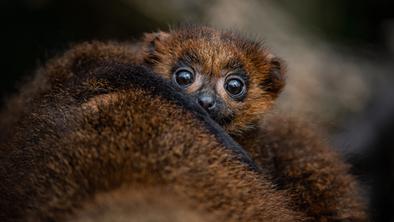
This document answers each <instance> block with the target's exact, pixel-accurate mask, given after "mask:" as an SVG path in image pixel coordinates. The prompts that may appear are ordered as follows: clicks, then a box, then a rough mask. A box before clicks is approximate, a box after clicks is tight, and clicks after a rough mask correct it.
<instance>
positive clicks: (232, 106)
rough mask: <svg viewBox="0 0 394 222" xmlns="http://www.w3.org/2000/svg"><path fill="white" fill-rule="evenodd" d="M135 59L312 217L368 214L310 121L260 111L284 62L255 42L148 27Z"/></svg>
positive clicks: (200, 30) (208, 31) (277, 88)
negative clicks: (200, 111)
mask: <svg viewBox="0 0 394 222" xmlns="http://www.w3.org/2000/svg"><path fill="white" fill-rule="evenodd" d="M135 50H136V52H135V54H136V55H137V58H136V62H137V63H140V64H144V65H146V66H149V67H151V68H152V70H153V71H154V72H155V73H157V74H160V75H161V76H163V77H164V78H166V79H169V80H171V81H172V83H173V84H174V86H175V87H176V88H177V89H178V90H180V91H184V92H186V93H188V94H189V95H191V96H192V97H193V98H194V99H195V100H196V102H198V103H199V104H200V105H201V106H202V107H204V109H205V110H206V111H207V112H208V113H209V114H210V116H211V117H212V118H213V119H214V120H216V121H217V122H218V123H219V124H220V125H221V126H222V127H223V128H224V129H225V130H226V131H227V132H228V133H229V134H230V135H232V136H233V138H235V139H236V141H237V142H238V143H240V144H241V145H242V146H243V147H244V148H245V149H246V150H248V151H249V152H250V153H251V154H252V157H253V159H254V160H255V161H256V162H258V163H259V165H260V166H261V168H263V169H264V170H267V171H269V172H270V174H271V176H272V179H273V181H275V183H276V185H277V186H278V187H279V188H282V189H286V190H289V191H290V192H292V197H293V201H294V203H295V204H296V206H297V208H298V209H299V210H301V211H303V212H307V214H308V216H309V217H310V218H311V219H312V220H314V221H315V220H319V221H334V220H351V221H356V220H357V221H358V220H366V215H365V204H364V202H363V201H362V198H361V197H360V196H361V195H360V193H359V190H358V185H357V183H356V180H355V179H354V177H353V176H351V175H350V173H349V166H348V165H347V164H345V162H344V161H343V160H342V159H341V157H340V156H339V155H338V154H337V153H335V151H333V150H332V149H331V148H330V147H329V146H328V145H327V144H326V143H325V142H324V141H323V139H322V137H320V136H318V135H317V133H315V132H314V130H313V128H312V127H310V126H309V127H308V124H305V123H303V122H298V121H295V120H292V119H288V118H286V117H284V116H281V115H264V114H267V111H268V110H269V108H270V107H271V106H272V104H273V102H274V100H275V98H277V96H278V95H279V93H280V92H281V90H282V88H283V86H284V85H285V68H284V65H283V62H282V61H281V59H279V58H278V57H276V56H274V55H273V54H271V53H270V52H269V51H268V50H267V49H265V48H264V46H263V45H262V44H260V43H259V42H255V41H251V40H248V39H245V38H243V37H241V36H240V35H239V34H237V33H234V32H227V31H219V30H215V29H213V28H209V27H184V28H180V29H175V30H171V31H169V32H157V33H150V34H146V35H145V37H144V38H143V40H142V41H141V43H139V44H138V45H137V46H136V49H135Z"/></svg>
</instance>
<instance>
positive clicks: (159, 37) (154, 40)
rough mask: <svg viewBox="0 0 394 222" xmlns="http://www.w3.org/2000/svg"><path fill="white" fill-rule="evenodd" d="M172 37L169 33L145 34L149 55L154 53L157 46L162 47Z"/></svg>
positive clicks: (145, 43)
mask: <svg viewBox="0 0 394 222" xmlns="http://www.w3.org/2000/svg"><path fill="white" fill-rule="evenodd" d="M169 36H170V34H169V33H167V32H162V31H159V32H153V33H145V35H144V40H143V42H144V45H145V48H146V50H147V52H148V53H153V52H154V51H155V50H156V48H157V46H158V45H160V44H161V43H162V42H163V41H165V40H166V39H167V38H168V37H169Z"/></svg>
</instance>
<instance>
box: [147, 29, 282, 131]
mask: <svg viewBox="0 0 394 222" xmlns="http://www.w3.org/2000/svg"><path fill="white" fill-rule="evenodd" d="M142 54H143V55H142V59H143V63H144V64H146V65H148V66H150V67H152V69H153V71H155V72H156V73H158V74H160V75H162V76H163V77H164V78H167V79H170V80H171V81H172V82H173V84H175V85H176V87H177V88H178V89H179V90H183V91H185V92H186V93H188V94H189V95H191V96H192V97H193V98H195V99H196V101H197V102H198V103H199V104H200V105H201V106H202V107H204V108H205V109H206V110H207V111H208V113H209V114H210V115H211V117H212V118H213V119H214V120H216V121H217V122H218V123H219V124H221V125H222V126H223V127H224V128H225V129H226V130H227V131H228V132H229V133H232V134H238V133H240V132H242V131H243V130H245V129H247V128H250V127H253V125H254V124H256V122H257V121H258V120H259V119H261V117H262V115H263V114H264V113H265V112H266V111H267V109H268V108H269V107H271V105H272V103H273V101H274V100H275V98H276V97H277V96H278V94H279V93H280V91H281V89H282V88H283V86H284V68H283V65H282V62H281V60H280V59H278V58H276V57H274V56H273V55H272V54H270V53H269V52H268V51H267V50H266V49H264V48H263V46H262V45H261V44H260V43H258V42H254V41H251V40H248V39H245V38H242V37H241V36H239V35H238V34H236V33H233V32H222V31H218V30H216V29H213V28H208V27H185V28H180V29H177V30H172V31H169V32H157V33H150V34H146V35H145V37H144V41H143V53H142Z"/></svg>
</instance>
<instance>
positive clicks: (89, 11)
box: [0, 0, 394, 221]
mask: <svg viewBox="0 0 394 222" xmlns="http://www.w3.org/2000/svg"><path fill="white" fill-rule="evenodd" d="M157 2H158V1H157ZM211 2H219V1H188V2H187V1H182V0H172V1H169V2H168V5H166V7H167V8H163V9H162V11H165V12H164V13H163V12H162V11H160V10H159V11H158V10H157V8H159V9H161V8H160V7H161V6H160V4H159V5H156V3H155V2H154V1H153V3H152V1H149V0H148V1H139V0H135V1H133V0H111V1H108V0H85V1H83V0H81V1H76V0H25V1H23V0H20V1H15V0H14V1H11V0H10V1H5V0H2V1H1V2H0V19H1V25H0V27H1V28H0V30H1V34H0V35H1V37H0V38H1V45H2V46H1V50H0V61H1V67H2V71H1V76H0V93H1V97H0V98H1V102H0V104H3V103H4V101H5V100H6V98H7V97H8V96H9V95H11V94H12V93H15V92H16V91H17V87H18V85H20V83H21V82H23V81H24V79H26V78H29V77H31V76H32V75H33V73H34V70H35V69H36V68H37V67H39V66H40V65H42V64H43V63H45V61H46V60H47V59H48V58H50V57H52V56H54V55H56V54H58V53H61V52H62V51H63V50H65V49H66V48H67V47H69V46H70V44H71V43H75V42H81V41H86V40H132V39H135V38H138V37H139V36H140V35H141V34H142V33H143V32H151V31H156V30H158V29H167V27H168V25H169V24H178V23H180V22H184V21H185V20H187V21H189V22H197V23H210V20H209V19H207V18H206V17H204V15H205V14H204V13H205V11H208V10H210V9H211V8H212V7H213V6H212V5H211ZM251 2H252V1H251ZM253 2H254V3H253V4H260V3H261V4H263V3H264V4H263V6H264V7H265V6H269V7H271V6H272V7H275V9H278V10H279V11H280V12H281V13H284V14H286V15H287V16H288V17H286V18H287V19H288V20H292V21H291V22H293V23H296V24H298V26H297V28H296V29H297V30H301V31H302V32H303V33H307V34H304V36H313V37H314V38H315V39H318V41H320V42H325V43H327V45H328V48H340V49H344V51H346V55H342V54H341V52H336V53H337V54H330V55H329V56H330V58H331V57H336V55H341V56H344V57H346V58H349V57H351V58H352V61H353V60H354V61H355V62H351V64H352V65H354V66H355V67H358V66H359V65H360V67H361V66H364V65H365V62H362V61H368V62H367V63H368V64H369V62H370V65H369V66H368V67H369V71H368V72H360V73H357V71H354V72H353V73H355V76H359V77H360V79H364V80H366V82H368V79H373V80H374V81H373V82H374V84H370V85H367V87H365V88H366V90H367V92H368V93H367V94H368V98H367V99H364V100H363V101H364V102H363V103H362V104H363V105H362V106H361V107H359V108H358V109H355V111H351V112H350V111H348V110H341V109H337V110H339V111H336V113H335V115H334V117H335V116H338V118H337V119H340V121H339V120H338V121H335V120H330V121H329V122H330V123H331V125H330V126H329V127H327V130H328V131H329V132H331V134H330V136H331V138H330V139H331V141H333V143H334V144H339V145H343V144H344V142H343V141H355V142H354V143H352V144H351V145H349V144H348V146H349V147H351V149H350V148H349V150H350V151H344V150H341V151H344V153H346V157H347V159H348V160H349V161H350V162H351V163H353V165H354V169H353V171H354V173H355V174H356V175H357V176H358V177H359V178H360V180H361V181H363V184H364V187H365V190H366V195H367V196H368V198H369V199H370V203H371V215H372V220H373V221H394V215H393V212H394V192H393V191H392V190H393V189H394V181H393V180H394V173H393V172H394V150H393V149H394V146H393V145H394V142H393V136H394V135H393V133H394V94H393V90H392V89H391V88H392V87H394V86H393V84H392V83H394V81H392V80H393V77H392V76H393V74H394V71H393V70H394V69H392V67H393V61H394V59H393V55H394V1H389V0H386V1H384V0H375V1H360V0H358V1H356V0H349V1H342V0H331V1H324V0H299V1H292V0H277V1H257V0H256V1H253ZM256 2H257V3H256ZM251 4H252V3H251ZM264 7H263V8H264ZM166 10H167V11H166ZM223 10H224V9H223ZM159 12H160V13H159ZM161 13H162V14H161ZM216 13H218V12H216ZM219 13H220V8H219ZM262 13H264V12H262ZM274 14H275V13H274ZM218 16H219V15H218ZM228 16H230V17H231V16H232V15H231V14H230V15H228ZM290 18H291V19H290ZM210 19H211V20H212V17H211V18H210ZM273 20H274V21H276V20H275V19H273ZM285 20H286V19H285ZM230 21H231V20H230ZM227 25H228V26H230V27H232V24H231V22H229V24H227ZM235 28H237V27H235ZM284 29H285V28H284ZM252 31H253V30H252ZM263 35H264V34H263ZM282 47H286V45H283V46H282ZM289 47H290V46H289ZM308 47H310V46H308ZM354 58H357V59H354ZM359 58H362V59H361V60H358V59H359ZM360 61H361V62H360ZM290 67H291V63H290ZM341 67H342V66H340V68H339V69H340V71H341ZM343 73H344V75H346V74H347V71H346V70H343ZM322 75H323V76H325V77H327V76H329V74H326V73H324V72H323V71H322ZM349 75H350V74H349ZM378 77H379V80H375V79H377V78H378ZM332 78H334V77H332ZM335 78H337V77H335ZM301 80H302V79H301ZM334 83H335V81H334ZM331 84H332V83H331ZM352 87H354V86H352V85H349V86H348V87H347V88H348V89H349V90H350V89H352ZM306 90H307V92H305V93H304V94H305V95H308V92H310V91H311V88H309V91H308V88H307V89H306ZM322 94H330V92H328V93H327V92H323V93H322ZM360 100H361V98H360ZM334 105H335V102H334ZM328 106H332V104H331V103H330V104H329V105H328ZM338 107H340V106H339V105H338ZM328 112H329V111H327V113H328ZM318 113H321V111H319V112H318ZM322 116H324V115H323V114H322ZM339 116H340V118H339ZM334 119H335V118H334ZM323 122H324V121H323ZM344 138H345V139H344ZM360 138H361V139H360Z"/></svg>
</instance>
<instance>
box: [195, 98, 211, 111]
mask: <svg viewBox="0 0 394 222" xmlns="http://www.w3.org/2000/svg"><path fill="white" fill-rule="evenodd" d="M197 100H198V103H199V104H200V106H202V107H203V108H204V109H206V110H211V109H213V108H214V107H215V100H214V99H213V97H212V96H208V95H202V96H199V97H198V99H197Z"/></svg>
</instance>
